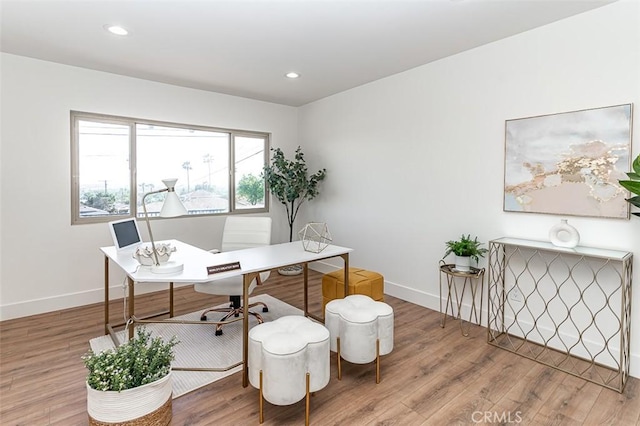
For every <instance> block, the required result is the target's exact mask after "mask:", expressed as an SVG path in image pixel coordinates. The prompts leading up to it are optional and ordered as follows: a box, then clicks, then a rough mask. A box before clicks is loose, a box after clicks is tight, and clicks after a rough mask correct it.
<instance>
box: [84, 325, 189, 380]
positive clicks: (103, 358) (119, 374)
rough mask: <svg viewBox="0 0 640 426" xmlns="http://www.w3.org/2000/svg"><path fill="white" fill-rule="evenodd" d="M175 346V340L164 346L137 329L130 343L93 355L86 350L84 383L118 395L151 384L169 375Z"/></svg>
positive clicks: (176, 341)
mask: <svg viewBox="0 0 640 426" xmlns="http://www.w3.org/2000/svg"><path fill="white" fill-rule="evenodd" d="M178 343H179V342H178V340H177V338H176V336H173V337H172V338H171V340H169V341H168V342H165V341H164V340H163V339H162V338H161V337H154V338H151V332H149V331H146V330H145V329H144V327H138V329H137V336H136V337H135V338H134V339H131V340H129V341H128V342H126V343H123V344H122V345H120V346H118V347H117V348H115V349H107V350H105V351H102V352H100V353H97V354H96V353H94V352H93V351H92V350H89V352H87V353H86V354H85V355H84V356H83V357H82V360H83V361H84V365H85V366H86V367H87V369H88V370H89V374H88V375H87V383H88V384H89V386H90V387H91V388H92V389H96V390H100V391H118V392H119V391H122V390H125V389H132V388H135V387H138V386H142V385H145V384H147V383H151V382H155V381H156V380H159V379H161V378H163V377H164V376H166V375H167V374H169V372H170V371H171V361H173V359H174V357H175V355H174V353H173V347H174V346H175V345H177V344H178Z"/></svg>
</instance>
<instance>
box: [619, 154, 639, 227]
mask: <svg viewBox="0 0 640 426" xmlns="http://www.w3.org/2000/svg"><path fill="white" fill-rule="evenodd" d="M632 166H633V171H632V172H628V173H627V176H629V180H620V181H618V182H619V183H620V185H622V187H623V188H625V189H627V190H629V191H630V192H632V193H633V194H636V195H635V196H634V197H631V198H627V199H626V200H627V201H628V202H629V203H631V204H632V205H634V206H636V207H640V155H638V156H637V157H636V159H635V160H634V161H633V165H632ZM632 214H633V215H634V216H638V217H640V212H635V213H632Z"/></svg>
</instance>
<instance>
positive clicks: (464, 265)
mask: <svg viewBox="0 0 640 426" xmlns="http://www.w3.org/2000/svg"><path fill="white" fill-rule="evenodd" d="M455 269H456V271H460V272H471V256H456V264H455Z"/></svg>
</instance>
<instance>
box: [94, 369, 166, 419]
mask: <svg viewBox="0 0 640 426" xmlns="http://www.w3.org/2000/svg"><path fill="white" fill-rule="evenodd" d="M171 394H172V386H171V373H169V374H167V375H166V376H164V377H163V378H161V379H159V380H156V381H155V382H152V383H147V384H146V385H143V386H139V387H137V388H133V389H126V390H123V391H120V392H118V391H99V390H95V389H92V388H91V387H89V384H87V412H88V414H89V424H90V425H92V426H104V425H132V426H133V425H135V426H140V425H153V426H165V425H168V424H169V422H170V421H171V417H172V411H171V409H172V407H171Z"/></svg>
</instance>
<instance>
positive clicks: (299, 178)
mask: <svg viewBox="0 0 640 426" xmlns="http://www.w3.org/2000/svg"><path fill="white" fill-rule="evenodd" d="M271 151H272V152H273V155H272V158H271V164H270V165H268V166H265V168H264V176H265V180H266V182H267V185H268V186H269V191H270V192H271V193H272V194H273V195H274V196H275V197H276V198H277V199H278V201H280V202H281V203H282V204H283V205H284V207H285V209H286V211H287V221H288V223H289V242H291V241H293V223H294V222H295V220H296V216H298V211H299V210H300V207H301V206H302V204H303V203H304V202H305V201H307V200H313V199H314V198H315V197H316V196H317V195H318V184H319V183H320V182H321V181H322V180H324V178H325V176H326V173H327V171H326V169H321V170H318V171H317V172H316V173H314V174H312V175H309V172H308V170H307V165H306V163H305V160H304V154H303V153H302V149H301V148H300V147H298V148H297V149H296V152H295V156H294V159H293V160H287V159H286V158H285V156H284V153H283V152H282V150H281V149H280V148H275V149H274V148H271ZM296 269H297V271H293V272H298V273H299V271H300V270H301V269H300V268H296Z"/></svg>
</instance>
